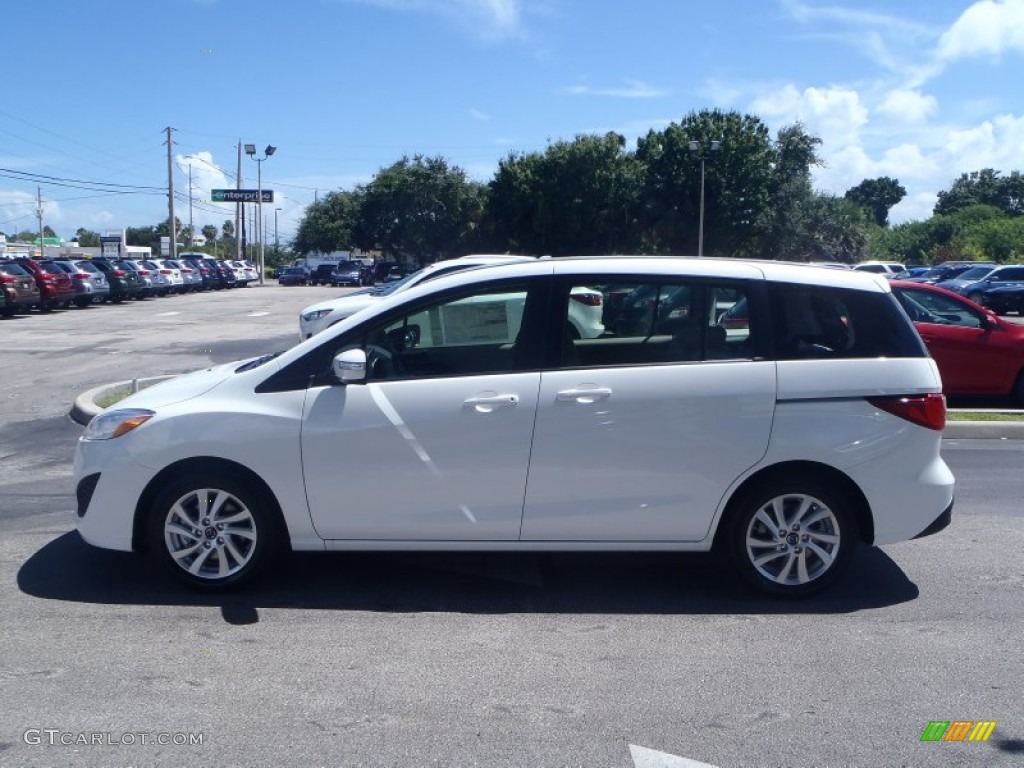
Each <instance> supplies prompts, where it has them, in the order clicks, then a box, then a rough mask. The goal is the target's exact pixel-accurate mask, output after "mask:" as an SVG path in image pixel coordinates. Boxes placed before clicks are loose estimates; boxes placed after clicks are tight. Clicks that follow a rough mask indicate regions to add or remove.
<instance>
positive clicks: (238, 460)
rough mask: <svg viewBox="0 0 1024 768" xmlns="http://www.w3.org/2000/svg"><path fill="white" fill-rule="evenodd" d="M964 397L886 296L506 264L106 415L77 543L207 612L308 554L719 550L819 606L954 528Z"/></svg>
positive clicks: (825, 273) (550, 263)
mask: <svg viewBox="0 0 1024 768" xmlns="http://www.w3.org/2000/svg"><path fill="white" fill-rule="evenodd" d="M585 286H598V287H600V290H601V292H602V295H603V296H604V297H605V298H610V297H612V296H616V297H618V298H617V299H616V303H615V304H614V305H608V306H607V309H608V313H607V317H606V324H607V326H608V327H607V329H606V331H605V333H603V334H602V335H601V336H600V337H597V338H574V336H573V334H572V333H571V332H570V330H569V326H570V323H569V313H570V311H571V307H572V305H573V303H574V300H573V298H572V295H573V289H574V288H578V287H585ZM591 290H598V288H593V289H591ZM603 305H604V303H603ZM726 305H728V306H730V307H731V309H729V310H725V311H722V307H724V306H726ZM941 391H942V388H941V381H940V379H939V373H938V369H937V368H936V365H935V362H934V361H933V360H932V359H931V358H930V357H929V356H928V353H927V351H926V350H925V347H924V345H923V344H922V342H921V339H920V337H919V336H918V335H917V333H916V332H915V330H914V328H913V326H912V324H911V322H910V320H909V319H908V318H907V316H906V314H905V313H904V312H903V311H902V310H901V309H900V307H899V305H898V304H897V302H896V300H895V298H894V297H893V295H892V293H891V291H890V289H889V286H888V284H887V282H886V281H885V280H884V279H882V278H881V277H878V276H875V275H870V274H862V273H856V272H852V271H848V270H830V269H821V268H817V267H810V266H806V265H804V266H799V265H788V264H782V263H776V262H747V261H741V260H732V259H723V260H716V259H663V258H642V257H633V258H618V257H611V258H576V259H547V260H544V259H542V260H530V261H525V262H516V263H510V264H503V265H494V266H491V267H488V268H487V269H472V270H463V271H460V272H455V273H452V274H450V275H447V276H445V277H441V278H438V279H436V280H431V281H428V282H424V283H422V284H420V285H418V286H415V287H412V288H409V289H408V290H405V291H402V292H400V293H397V294H394V295H392V296H389V297H387V298H384V299H382V300H380V301H378V302H377V303H376V304H375V305H374V306H372V307H368V308H366V309H365V310H364V311H362V312H360V313H358V314H356V315H353V316H351V317H349V318H347V319H345V320H343V321H341V322H340V323H338V324H337V325H335V326H334V327H332V328H330V329H328V330H327V331H324V332H322V333H320V334H317V335H316V336H314V337H313V338H312V339H309V340H307V341H305V342H302V343H300V344H297V345H296V346H294V347H292V348H291V349H289V350H288V351H286V352H283V353H279V354H277V355H267V356H264V357H260V358H256V359H253V360H249V361H246V362H238V363H232V364H229V365H220V366H217V367H214V368H208V369H206V370H204V371H199V372H196V373H192V374H188V375H185V376H181V377H178V378H176V379H174V380H171V381H168V382H166V383H163V384H159V385H157V386H154V387H151V388H149V389H145V390H142V391H141V392H138V393H136V394H134V395H132V396H130V397H129V398H127V399H126V400H123V401H122V402H121V403H119V404H118V405H117V406H116V407H115V408H113V409H111V410H107V411H104V412H102V413H101V414H100V415H98V416H96V417H95V418H94V419H93V420H92V421H91V422H90V424H89V425H88V427H87V428H86V430H85V433H84V434H83V436H82V437H81V439H80V441H79V443H78V447H77V450H76V453H75V462H74V478H75V484H76V491H77V499H78V509H77V514H76V520H77V523H78V530H79V532H80V534H81V535H82V537H83V538H84V539H85V541H87V542H89V543H90V544H93V545H96V546H99V547H106V548H110V549H116V550H136V551H148V552H149V553H150V554H151V555H152V556H154V557H155V558H157V559H158V560H160V561H161V562H162V563H163V564H164V565H166V566H167V568H168V569H169V570H170V571H171V572H172V573H174V574H175V575H177V576H178V577H180V578H181V579H183V580H184V581H186V582H187V583H189V584H191V585H193V586H195V587H197V588H206V589H217V588H224V587H228V586H232V585H237V584H239V583H242V582H245V581H246V580H248V579H249V578H250V577H252V576H253V575H254V574H256V573H258V572H259V571H260V570H264V572H265V573H267V574H269V575H273V573H274V571H273V569H272V568H271V567H270V566H271V564H272V563H273V562H274V557H275V555H276V554H278V553H279V552H280V551H281V550H287V549H289V548H290V549H292V550H311V551H324V550H336V551H353V550H476V551H479V550H485V551H496V550H506V551H552V550H586V551H594V550H632V551H637V550H652V551H667V550H671V551H679V552H705V551H708V550H712V549H716V550H718V551H721V552H722V553H724V554H726V555H728V557H729V558H730V559H731V561H732V562H733V563H734V565H735V567H736V569H737V571H738V573H739V574H741V575H742V577H743V578H744V579H746V580H747V581H748V582H749V583H750V584H752V585H753V586H755V587H756V588H758V589H760V590H762V591H764V592H767V593H770V594H774V595H781V596H794V597H795V596H803V595H807V594H810V593H812V592H815V591H818V590H820V589H823V588H825V587H827V586H829V585H830V584H832V583H833V582H834V581H835V580H836V579H837V578H839V577H840V575H841V574H842V573H843V571H844V570H845V569H846V568H847V567H848V566H849V565H850V562H851V557H852V555H853V552H854V551H855V549H856V548H857V546H859V545H861V544H868V545H871V544H888V543H891V542H896V541H905V540H908V539H913V538H917V537H920V536H924V535H928V534H932V533H935V532H937V531H939V530H941V529H942V528H944V527H945V526H947V525H948V524H949V522H950V520H951V515H952V505H953V476H952V474H951V473H950V471H949V468H948V467H947V466H946V464H945V462H944V461H943V459H942V457H941V455H940V452H939V448H940V442H941V430H942V428H943V425H944V421H945V413H946V410H945V400H944V398H943V396H942V394H941Z"/></svg>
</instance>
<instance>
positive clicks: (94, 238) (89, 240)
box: [75, 227, 100, 248]
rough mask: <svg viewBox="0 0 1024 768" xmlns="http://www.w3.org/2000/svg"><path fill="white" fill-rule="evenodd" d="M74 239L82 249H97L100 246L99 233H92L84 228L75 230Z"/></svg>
mask: <svg viewBox="0 0 1024 768" xmlns="http://www.w3.org/2000/svg"><path fill="white" fill-rule="evenodd" d="M75 238H76V239H77V240H78V244H79V245H80V246H81V247H83V248H98V247H99V245H100V235H99V233H98V232H93V231H92V230H90V229H86V228H85V227H79V228H78V229H77V230H76V232H75Z"/></svg>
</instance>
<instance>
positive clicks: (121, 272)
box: [110, 269, 127, 277]
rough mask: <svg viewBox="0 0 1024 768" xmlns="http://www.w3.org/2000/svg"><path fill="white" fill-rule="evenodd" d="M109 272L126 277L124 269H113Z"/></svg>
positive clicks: (115, 275)
mask: <svg viewBox="0 0 1024 768" xmlns="http://www.w3.org/2000/svg"><path fill="white" fill-rule="evenodd" d="M110 274H112V275H113V276H114V277H127V275H126V274H125V272H124V270H121V269H115V270H114V271H113V272H111V273H110Z"/></svg>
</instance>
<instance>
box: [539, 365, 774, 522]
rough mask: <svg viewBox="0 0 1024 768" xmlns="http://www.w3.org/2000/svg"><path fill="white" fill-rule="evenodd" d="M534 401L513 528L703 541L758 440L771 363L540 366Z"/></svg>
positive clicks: (765, 419)
mask: <svg viewBox="0 0 1024 768" xmlns="http://www.w3.org/2000/svg"><path fill="white" fill-rule="evenodd" d="M599 390H606V391H607V394H604V393H601V394H598V395H597V396H592V395H588V394H586V393H587V392H591V391H599ZM574 391H575V392H581V393H582V394H580V395H579V396H578V397H571V396H568V395H566V394H562V395H561V396H560V394H559V393H572V392H574ZM540 403H541V405H540V408H539V410H538V413H537V429H536V435H535V436H534V441H533V454H532V458H531V466H530V482H529V486H528V488H527V497H526V508H525V511H524V514H523V533H522V538H523V539H530V540H559V541H586V540H605V541H630V540H638V541H691V542H693V541H701V540H703V539H705V538H706V537H707V534H708V530H709V528H710V526H711V520H712V518H713V516H714V513H715V510H716V509H717V508H718V506H719V502H720V500H721V498H722V494H723V493H724V491H725V489H726V488H727V487H728V486H729V485H730V483H732V481H733V479H734V478H735V477H737V476H738V475H741V474H743V473H744V472H746V471H747V469H748V468H750V467H751V466H752V465H754V464H756V463H757V462H758V461H759V460H760V459H761V457H762V456H763V455H764V453H765V450H766V449H767V447H768V438H769V435H770V434H771V427H772V414H773V412H774V410H775V365H774V363H771V362H721V363H717V364H710V365H704V364H680V365H661V366H647V367H646V369H645V370H638V368H634V367H621V368H604V369H574V370H569V371H549V372H545V373H544V374H543V376H542V380H541V390H540ZM723 413H728V414H730V416H731V418H730V419H728V420H723V419H722V418H721V415H722V414H723ZM694 435H700V436H701V437H700V439H693V436H694Z"/></svg>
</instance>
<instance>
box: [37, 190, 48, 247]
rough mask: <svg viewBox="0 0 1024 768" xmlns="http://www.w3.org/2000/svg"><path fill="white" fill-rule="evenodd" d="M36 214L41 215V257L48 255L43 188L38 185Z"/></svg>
mask: <svg viewBox="0 0 1024 768" xmlns="http://www.w3.org/2000/svg"><path fill="white" fill-rule="evenodd" d="M36 204H37V207H36V215H38V216H39V258H41V259H42V258H45V257H46V245H45V243H44V242H43V190H42V189H41V188H40V187H36Z"/></svg>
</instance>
